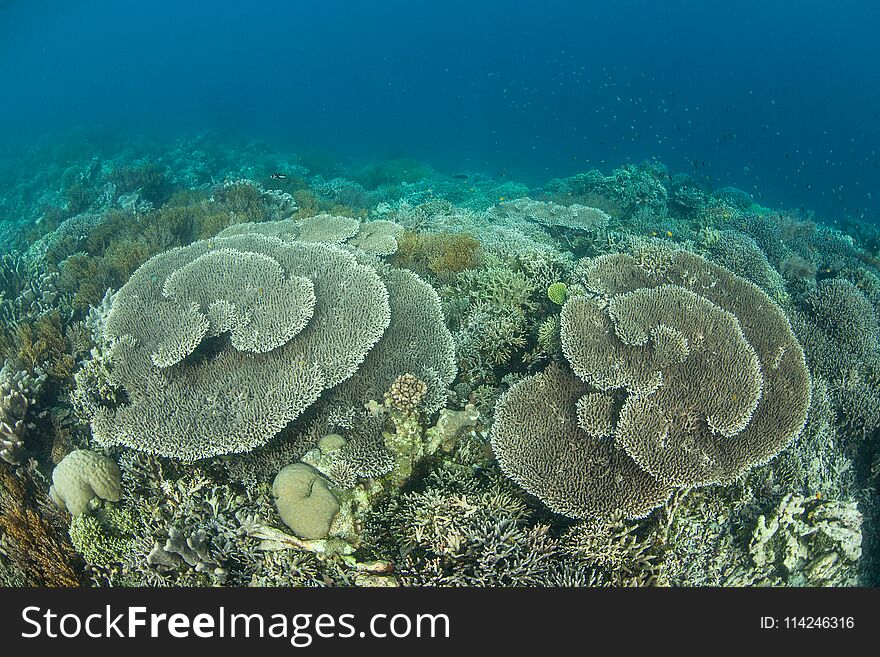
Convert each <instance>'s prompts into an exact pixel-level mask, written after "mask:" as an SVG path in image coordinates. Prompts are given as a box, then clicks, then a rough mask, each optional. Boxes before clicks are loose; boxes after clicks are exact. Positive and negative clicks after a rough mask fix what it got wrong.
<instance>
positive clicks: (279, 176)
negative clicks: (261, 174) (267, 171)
mask: <svg viewBox="0 0 880 657" xmlns="http://www.w3.org/2000/svg"><path fill="white" fill-rule="evenodd" d="M269 177H270V178H271V179H272V180H287V175H286V174H284V173H277V172H276V173H273V174H272V175H271V176H269Z"/></svg>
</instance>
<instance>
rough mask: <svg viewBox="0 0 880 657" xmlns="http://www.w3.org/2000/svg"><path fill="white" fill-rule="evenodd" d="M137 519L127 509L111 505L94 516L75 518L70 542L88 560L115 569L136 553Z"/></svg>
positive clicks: (71, 524)
mask: <svg viewBox="0 0 880 657" xmlns="http://www.w3.org/2000/svg"><path fill="white" fill-rule="evenodd" d="M137 529H138V527H137V522H136V520H135V517H134V516H133V515H132V514H131V513H130V512H129V511H127V510H126V509H124V508H122V507H118V506H113V505H107V506H106V507H104V508H102V509H98V510H96V511H95V512H94V513H84V514H82V515H79V516H74V518H73V520H72V521H71V523H70V530H69V531H70V542H71V543H72V544H73V547H74V549H75V550H76V551H77V552H79V553H80V554H81V555H82V556H83V557H84V558H85V560H86V561H87V562H88V563H89V564H91V565H93V566H98V567H101V568H108V569H109V568H112V567H114V566H116V565H118V564H120V563H121V562H122V561H124V560H125V558H126V556H127V555H128V554H129V553H130V552H131V551H132V550H133V548H134V543H135V537H136V535H137Z"/></svg>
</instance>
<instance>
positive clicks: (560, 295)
mask: <svg viewBox="0 0 880 657" xmlns="http://www.w3.org/2000/svg"><path fill="white" fill-rule="evenodd" d="M567 294H568V287H567V286H566V285H565V283H562V282H557V283H553V285H551V286H550V287H548V288H547V298H548V299H550V301H552V302H553V303H555V304H556V305H557V306H561V305H562V304H564V303H565V297H566V295H567Z"/></svg>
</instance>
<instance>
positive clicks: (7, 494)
mask: <svg viewBox="0 0 880 657" xmlns="http://www.w3.org/2000/svg"><path fill="white" fill-rule="evenodd" d="M37 490H38V489H37V486H36V485H35V484H34V482H33V481H32V480H31V478H30V475H28V474H26V473H23V472H21V471H19V472H17V473H15V474H13V473H12V472H11V470H10V468H9V466H7V465H5V464H2V463H0V502H2V503H0V536H2V539H3V548H4V550H5V551H6V553H7V555H8V556H9V558H10V560H11V561H12V563H13V564H14V566H15V567H16V568H17V569H18V570H19V572H20V573H21V574H22V575H23V576H24V577H25V580H26V582H27V584H28V585H29V586H50V587H60V586H79V585H80V582H79V580H78V578H77V576H76V572H75V570H74V568H73V566H72V565H71V563H72V561H73V560H74V559H75V553H74V550H73V547H72V546H71V545H70V542H69V541H68V540H67V538H66V537H65V536H64V534H62V533H61V532H59V531H58V530H56V529H55V528H54V527H53V526H52V525H51V524H50V523H49V521H48V520H47V519H46V516H47V515H50V516H51V513H52V511H51V510H50V509H49V506H48V505H47V504H45V502H46V501H45V500H43V502H44V504H42V505H40V504H39V500H38V497H39V494H38V493H37ZM49 505H51V503H49ZM41 507H42V508H41Z"/></svg>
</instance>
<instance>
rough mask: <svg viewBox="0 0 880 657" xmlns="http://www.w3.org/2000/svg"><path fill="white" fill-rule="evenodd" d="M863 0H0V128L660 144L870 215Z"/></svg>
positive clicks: (538, 176) (540, 158) (485, 157)
mask: <svg viewBox="0 0 880 657" xmlns="http://www.w3.org/2000/svg"><path fill="white" fill-rule="evenodd" d="M878 32H880V3H876V2H873V1H869V0H839V1H837V2H834V3H831V2H821V1H818V0H800V1H797V2H796V1H794V0H778V1H774V0H764V1H762V2H754V1H752V0H739V1H737V2H708V1H705V2H701V1H696V0H694V1H687V0H666V1H664V2H652V1H649V0H616V1H614V2H611V1H608V2H590V1H581V2H566V1H564V0H540V1H538V2H534V1H531V0H516V1H515V2H514V1H511V0H491V1H484V2H480V1H479V0H442V1H437V0H373V1H372V2H359V1H356V0H349V1H344V0H321V1H318V0H313V1H312V2H301V1H296V0H294V1H288V2H284V1H281V0H263V1H261V2H236V3H233V2H223V1H214V2H194V1H185V0H150V1H144V2H128V1H119V0H117V1H115V2H114V1H111V0H93V1H88V0H82V1H80V2H73V1H70V0H68V1H65V2H62V1H54V0H30V1H23V0H22V1H14V0H13V1H7V2H0V85H2V87H0V88H2V89H3V92H2V96H0V98H2V101H0V125H2V126H3V127H2V130H0V143H2V144H3V145H7V144H9V143H13V142H15V141H18V142H22V141H24V142H26V141H27V140H29V139H34V138H37V137H42V136H44V135H46V134H48V133H58V134H62V133H63V132H64V131H66V130H69V129H71V128H85V129H88V130H100V131H109V132H113V133H115V134H117V135H119V136H121V137H123V138H124V136H125V135H126V134H134V133H137V134H144V133H147V134H151V135H154V136H155V138H156V139H163V138H165V137H169V136H173V134H174V133H178V134H182V133H193V132H200V131H203V130H205V129H213V130H217V131H221V132H226V133H229V134H235V135H236V136H239V137H241V136H244V137H246V138H250V137H261V138H264V139H266V140H269V141H271V142H272V143H273V144H275V145H277V146H279V147H290V148H291V149H294V150H296V149H300V148H315V147H318V148H325V149H332V150H335V151H337V152H339V153H341V154H344V155H346V156H351V157H361V158H374V157H376V158H378V157H385V156H389V155H401V154H403V155H408V156H411V157H416V158H420V159H424V160H427V161H429V162H431V163H432V164H434V165H435V166H437V167H439V168H441V169H444V168H445V169H447V170H451V171H454V170H459V169H463V170H470V171H485V172H487V173H490V174H495V175H497V174H499V173H501V172H507V173H508V174H509V175H510V177H512V178H521V179H525V180H527V181H530V182H540V181H543V180H545V179H547V178H549V177H552V176H558V175H567V174H570V173H573V172H575V171H579V170H585V169H588V168H591V167H598V168H600V169H602V170H603V171H605V172H606V173H607V172H608V171H609V170H610V169H611V168H613V167H614V166H618V165H620V164H622V163H624V162H627V161H640V160H642V159H645V158H651V157H656V158H658V159H659V160H661V161H663V162H664V163H666V164H667V165H668V166H669V167H670V169H672V170H673V171H685V172H690V173H695V174H697V175H699V176H701V177H705V179H706V181H707V182H709V183H711V184H713V185H722V184H733V185H736V186H739V187H741V188H743V189H746V190H748V191H751V192H753V193H755V194H756V196H757V197H758V198H759V200H762V201H763V202H764V204H766V205H769V206H771V207H775V206H782V207H794V206H801V205H803V206H805V207H806V208H808V209H813V210H815V211H816V212H817V213H818V215H819V217H820V218H822V219H824V220H826V221H829V222H833V221H835V220H837V219H842V218H844V217H846V216H849V217H859V216H862V217H864V218H865V220H870V221H878V220H880V168H878V166H880V165H878V151H880V121H878V116H880V64H878V62H880V46H878V39H877V34H878Z"/></svg>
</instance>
